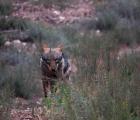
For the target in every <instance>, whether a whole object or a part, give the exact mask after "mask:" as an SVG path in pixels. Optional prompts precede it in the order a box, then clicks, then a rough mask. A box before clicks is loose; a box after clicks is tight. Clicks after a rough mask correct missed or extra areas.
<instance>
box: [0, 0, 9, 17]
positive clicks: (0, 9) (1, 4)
mask: <svg viewBox="0 0 140 120" xmlns="http://www.w3.org/2000/svg"><path fill="white" fill-rule="evenodd" d="M11 12H12V1H11V0H0V15H9V14H10V13H11Z"/></svg>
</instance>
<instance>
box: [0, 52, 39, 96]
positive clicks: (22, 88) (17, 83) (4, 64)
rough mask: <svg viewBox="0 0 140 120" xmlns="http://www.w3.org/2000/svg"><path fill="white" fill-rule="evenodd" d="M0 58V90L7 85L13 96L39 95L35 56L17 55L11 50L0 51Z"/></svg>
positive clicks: (37, 63)
mask: <svg viewBox="0 0 140 120" xmlns="http://www.w3.org/2000/svg"><path fill="white" fill-rule="evenodd" d="M0 56H1V58H0V61H1V62H0V63H1V64H0V65H1V67H0V89H1V90H2V89H3V88H5V87H6V86H7V85H8V86H9V89H10V90H11V91H12V94H13V95H14V96H16V97H23V98H31V97H32V96H35V95H39V94H40V86H41V81H40V80H39V79H38V78H39V76H40V74H39V73H40V72H39V68H38V67H39V60H38V58H37V57H36V56H30V55H27V54H25V53H20V54H19V53H18V52H17V50H12V49H9V50H6V51H1V53H0ZM37 61H38V62H37ZM38 83H39V84H38ZM9 94H10V93H9Z"/></svg>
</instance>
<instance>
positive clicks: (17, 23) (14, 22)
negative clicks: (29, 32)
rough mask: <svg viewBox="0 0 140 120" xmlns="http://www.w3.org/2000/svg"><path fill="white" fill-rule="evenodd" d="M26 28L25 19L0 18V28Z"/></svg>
mask: <svg viewBox="0 0 140 120" xmlns="http://www.w3.org/2000/svg"><path fill="white" fill-rule="evenodd" d="M26 28H27V25H26V20H23V19H20V18H16V17H8V18H6V17H2V18H0V30H11V29H18V30H25V29H26Z"/></svg>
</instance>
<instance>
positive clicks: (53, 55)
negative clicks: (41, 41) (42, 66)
mask: <svg viewBox="0 0 140 120" xmlns="http://www.w3.org/2000/svg"><path fill="white" fill-rule="evenodd" d="M62 49H63V46H62V45H59V46H58V47H56V48H49V47H48V46H47V45H46V44H45V45H43V55H42V59H43V61H44V62H45V63H46V65H47V67H48V69H49V71H52V72H57V70H58V67H59V66H60V65H62V59H63V53H62Z"/></svg>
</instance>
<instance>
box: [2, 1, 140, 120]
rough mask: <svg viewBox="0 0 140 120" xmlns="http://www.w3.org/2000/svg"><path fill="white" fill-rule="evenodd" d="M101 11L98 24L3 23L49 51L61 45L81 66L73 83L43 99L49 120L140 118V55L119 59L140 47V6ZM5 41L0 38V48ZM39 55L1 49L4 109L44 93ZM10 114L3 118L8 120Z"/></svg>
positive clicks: (107, 6) (123, 4)
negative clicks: (124, 51)
mask: <svg viewBox="0 0 140 120" xmlns="http://www.w3.org/2000/svg"><path fill="white" fill-rule="evenodd" d="M39 2H42V3H43V2H45V3H46V4H47V5H50V4H51V5H52V4H57V3H58V1H57V0H56V1H45V0H39ZM54 2H56V3H54ZM63 2H64V1H62V3H63ZM66 2H67V1H66ZM6 9H7V8H6ZM8 9H9V8H8ZM96 9H97V11H96V12H97V13H96V16H97V19H96V20H95V19H91V20H87V21H84V22H79V23H74V24H71V25H59V26H57V27H52V26H48V27H44V25H43V24H41V23H35V22H32V21H28V20H23V19H16V18H11V17H10V18H5V17H4V18H1V19H0V30H1V31H3V30H9V29H10V30H13V29H17V30H19V31H22V32H24V33H25V34H26V35H27V36H28V39H29V41H30V42H34V43H36V45H38V46H39V47H41V46H40V44H42V43H45V42H47V43H49V45H50V46H56V45H57V43H60V42H62V43H64V44H65V48H64V50H66V51H67V54H70V56H71V57H72V58H74V59H75V61H76V66H77V68H78V72H77V73H76V74H75V75H73V76H72V78H71V81H70V82H71V84H64V83H57V85H56V88H57V91H56V92H55V93H52V94H50V95H49V97H48V98H44V100H43V105H44V106H45V107H46V116H47V117H48V118H49V119H50V120H139V119H140V91H139V84H140V80H139V79H140V75H139V71H140V62H139V61H140V55H139V53H133V54H129V55H125V56H124V57H122V58H121V59H117V58H118V52H119V50H120V49H119V48H120V47H121V46H122V45H126V46H127V47H133V46H138V45H139V42H140V27H139V25H140V16H139V15H140V14H139V12H140V2H139V0H134V1H132V0H115V1H114V0H106V1H104V2H99V3H98V4H97V6H96ZM0 11H1V6H0ZM0 13H1V12H0ZM4 14H5V12H4ZM6 14H7V13H6ZM97 30H99V32H100V35H98V34H97ZM5 39H6V40H7V38H6V37H5V38H4V37H3V36H2V35H1V36H0V46H3V44H4V42H3V41H4V40H5ZM39 56H40V51H39V49H38V50H37V51H36V53H35V54H28V53H26V52H18V50H17V49H13V48H5V49H2V48H1V51H0V106H5V107H6V108H7V109H6V110H9V108H11V105H12V103H13V102H12V100H13V99H14V97H23V98H25V99H30V98H32V97H34V96H38V95H40V94H42V93H41V87H42V86H41V80H40V78H41V76H40V67H39ZM0 109H1V108H0ZM7 114H9V112H7ZM7 114H5V113H4V112H3V114H2V115H1V114H0V116H2V117H3V118H5V117H9V116H8V115H7ZM5 119H9V118H5Z"/></svg>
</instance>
